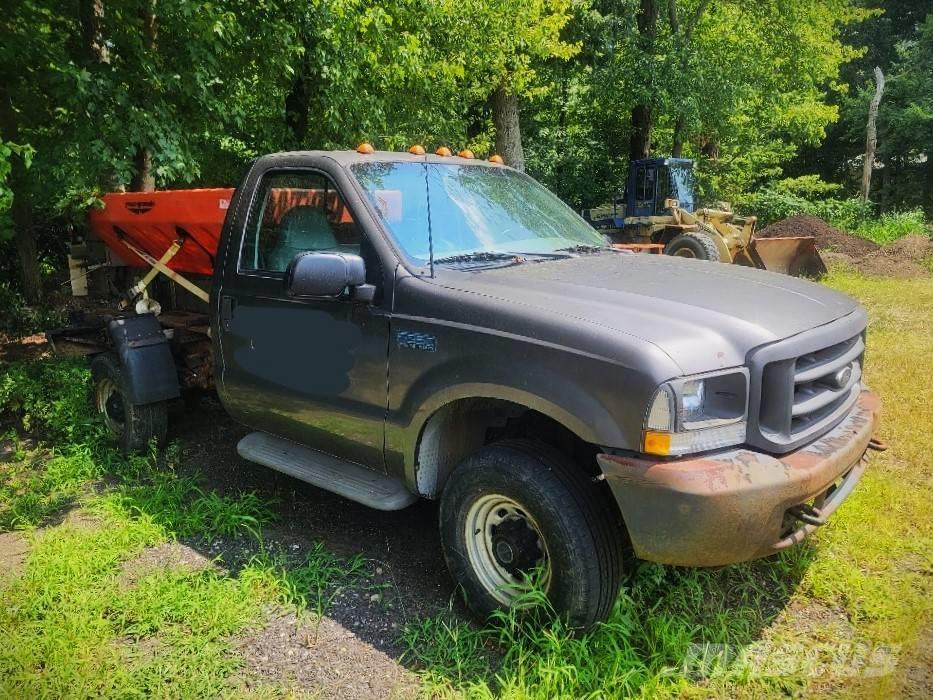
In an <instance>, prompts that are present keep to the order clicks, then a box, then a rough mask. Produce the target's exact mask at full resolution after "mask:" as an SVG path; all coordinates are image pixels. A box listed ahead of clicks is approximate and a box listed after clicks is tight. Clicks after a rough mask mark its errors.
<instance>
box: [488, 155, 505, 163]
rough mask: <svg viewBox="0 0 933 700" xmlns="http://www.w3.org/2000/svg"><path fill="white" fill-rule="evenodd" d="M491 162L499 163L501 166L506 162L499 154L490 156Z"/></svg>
mask: <svg viewBox="0 0 933 700" xmlns="http://www.w3.org/2000/svg"><path fill="white" fill-rule="evenodd" d="M489 162H490V163H498V164H499V165H504V164H505V161H504V160H502V156H500V155H499V154H498V153H493V154H492V155H491V156H489Z"/></svg>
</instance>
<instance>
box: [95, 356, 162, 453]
mask: <svg viewBox="0 0 933 700" xmlns="http://www.w3.org/2000/svg"><path fill="white" fill-rule="evenodd" d="M91 376H92V377H93V379H94V407H95V408H96V409H97V412H98V413H100V414H101V416H102V417H103V419H104V424H105V425H106V426H107V429H108V430H109V432H110V434H111V435H113V437H114V438H116V440H117V442H118V443H119V444H120V449H121V450H122V452H123V454H134V453H140V452H145V451H146V450H147V449H148V448H149V442H150V441H151V440H155V441H156V444H157V445H159V446H160V447H161V446H162V445H164V444H165V436H166V433H167V432H168V408H167V406H166V403H165V402H164V401H157V402H155V403H149V404H134V403H132V402H131V401H130V400H129V396H130V392H129V390H128V387H127V384H126V381H125V378H124V375H123V367H122V365H121V364H120V359H119V358H118V357H117V356H116V355H115V354H114V353H111V352H107V353H104V354H102V355H98V356H97V357H95V358H94V359H93V361H92V362H91Z"/></svg>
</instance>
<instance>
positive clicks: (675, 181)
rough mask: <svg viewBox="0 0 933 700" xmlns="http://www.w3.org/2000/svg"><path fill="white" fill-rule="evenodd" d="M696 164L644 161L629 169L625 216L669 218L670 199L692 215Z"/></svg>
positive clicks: (634, 162) (635, 162)
mask: <svg viewBox="0 0 933 700" xmlns="http://www.w3.org/2000/svg"><path fill="white" fill-rule="evenodd" d="M693 191H694V178H693V161H692V160H689V159H687V158H642V159H639V160H634V161H632V162H631V163H630V165H629V173H628V179H627V180H626V185H625V198H624V199H625V216H626V217H642V216H669V215H670V214H671V210H670V208H666V207H665V206H664V202H665V200H667V199H676V200H677V201H678V203H679V206H680V208H681V209H683V210H685V211H689V212H692V211H693V208H694V200H693Z"/></svg>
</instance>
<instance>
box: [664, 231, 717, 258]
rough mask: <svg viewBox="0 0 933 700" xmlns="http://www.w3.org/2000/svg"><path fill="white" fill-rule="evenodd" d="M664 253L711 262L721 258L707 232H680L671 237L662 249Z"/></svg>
mask: <svg viewBox="0 0 933 700" xmlns="http://www.w3.org/2000/svg"><path fill="white" fill-rule="evenodd" d="M664 254H665V255H674V256H676V257H678V258H694V259H696V260H710V261H712V262H719V261H720V260H721V258H720V256H719V248H717V247H716V242H715V241H714V240H713V239H712V238H711V237H710V236H709V235H708V234H705V233H702V232H696V233H682V234H680V235H679V236H677V237H675V238H673V239H672V240H671V242H670V243H668V244H667V247H666V248H665V249H664Z"/></svg>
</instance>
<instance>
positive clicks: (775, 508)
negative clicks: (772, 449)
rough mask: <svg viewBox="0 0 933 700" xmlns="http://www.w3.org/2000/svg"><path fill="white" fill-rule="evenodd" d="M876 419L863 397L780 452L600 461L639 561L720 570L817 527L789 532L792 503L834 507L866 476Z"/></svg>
mask: <svg viewBox="0 0 933 700" xmlns="http://www.w3.org/2000/svg"><path fill="white" fill-rule="evenodd" d="M878 413H879V402H878V398H877V396H876V395H875V394H872V393H870V392H867V391H863V392H862V394H861V395H860V396H859V399H858V402H857V403H856V404H855V406H854V407H853V409H852V411H851V413H850V414H849V415H848V416H847V417H846V419H845V420H844V421H843V422H842V423H840V424H839V425H838V426H836V427H835V428H833V429H832V430H831V431H830V432H828V433H826V434H825V435H824V436H822V437H821V438H819V439H817V440H815V441H814V442H812V443H810V444H809V445H806V446H804V447H801V448H800V449H798V450H795V451H793V452H789V453H787V454H784V455H779V456H773V455H769V454H765V453H762V452H755V451H752V450H748V449H744V448H741V449H734V450H728V451H725V452H718V453H714V454H711V455H706V456H703V457H698V458H692V459H675V460H656V459H643V458H639V457H625V456H620V455H610V454H600V455H598V457H597V459H598V462H599V465H600V467H601V468H602V470H603V473H604V474H605V476H606V480H607V482H608V483H609V486H610V487H611V488H612V491H613V493H614V495H615V497H616V500H617V501H618V503H619V507H620V508H621V510H622V515H623V517H624V519H625V522H626V526H627V527H628V530H629V536H630V537H631V540H632V544H633V545H634V547H635V553H636V554H637V555H638V556H639V557H640V558H642V559H648V560H650V561H657V562H660V563H664V564H679V565H684V566H721V565H724V564H731V563H734V562H738V561H745V560H748V559H755V558H758V557H762V556H767V555H768V554H772V553H774V552H776V551H778V550H780V549H783V548H785V547H787V546H790V545H792V544H795V543H796V542H799V541H800V540H802V539H803V538H804V537H806V536H807V535H808V534H810V533H811V532H812V531H813V530H815V529H816V526H815V525H806V526H805V527H800V528H798V529H797V530H795V531H793V532H788V530H789V528H788V526H787V522H786V517H785V516H786V512H787V510H788V509H789V508H791V507H793V506H796V505H799V504H803V503H807V502H809V501H811V500H813V499H814V498H817V499H821V501H820V502H821V503H823V501H822V499H823V498H825V505H824V507H823V511H824V513H823V514H824V515H829V514H831V513H832V512H833V511H835V509H836V508H837V507H838V506H839V504H840V503H841V502H842V501H843V500H844V499H845V497H846V496H848V494H849V493H850V492H851V491H852V489H853V488H854V486H855V483H856V482H857V481H858V479H859V478H860V477H861V475H862V473H863V472H864V466H865V453H866V450H867V449H868V447H869V442H870V441H871V440H872V436H873V435H874V432H875V431H876V430H877V427H878V422H879V419H878ZM843 477H845V478H843ZM840 480H841V481H840ZM828 491H832V493H827V492H828Z"/></svg>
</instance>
